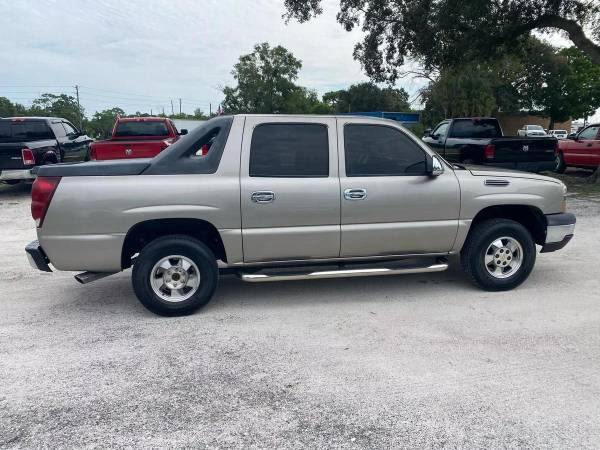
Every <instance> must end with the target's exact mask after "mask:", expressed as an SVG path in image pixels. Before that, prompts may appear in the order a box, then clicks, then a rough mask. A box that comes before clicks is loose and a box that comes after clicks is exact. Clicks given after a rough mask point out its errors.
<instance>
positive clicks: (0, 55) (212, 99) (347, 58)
mask: <svg viewBox="0 0 600 450" xmlns="http://www.w3.org/2000/svg"><path fill="white" fill-rule="evenodd" d="M282 5H283V0H252V1H247V0H152V1H150V0H143V1H141V0H139V1H138V0H129V1H125V0H21V1H14V0H0V30H2V43H3V50H4V51H2V52H0V96H6V97H8V98H10V99H11V100H13V101H18V102H20V103H23V104H26V105H28V104H29V103H30V101H31V100H32V99H33V98H35V97H37V96H39V94H40V93H43V92H55V93H60V92H65V93H69V94H73V93H74V88H73V86H74V85H75V84H78V85H80V86H81V90H80V98H81V102H82V105H83V106H84V108H85V110H86V113H87V114H88V115H91V114H93V113H94V112H95V111H97V110H102V109H107V108H110V107H113V106H121V107H122V108H123V109H125V111H126V112H130V113H131V112H135V111H137V110H139V111H145V112H150V109H152V111H153V112H154V113H157V112H161V111H162V108H163V107H164V108H165V111H166V112H169V110H170V108H171V103H170V101H171V99H172V100H173V102H174V105H175V110H176V111H177V110H178V99H179V98H182V107H183V111H185V112H192V111H193V110H194V109H195V108H197V107H199V108H202V110H204V111H206V112H208V109H209V104H210V103H212V107H213V110H214V109H216V107H217V105H218V103H219V102H220V101H221V100H222V95H221V92H220V89H219V88H220V87H221V86H223V85H227V84H231V83H232V82H233V80H232V77H231V74H230V72H231V69H232V67H233V65H234V64H235V63H236V62H237V60H238V58H239V56H240V55H242V54H246V53H249V52H251V51H252V47H253V46H254V44H256V43H260V42H265V41H266V42H269V43H270V44H271V45H278V44H280V45H283V46H284V47H286V48H287V49H288V50H290V51H291V52H292V53H293V54H294V55H295V56H296V57H297V58H299V59H301V60H302V63H303V67H302V70H301V72H300V79H299V84H301V85H303V86H306V87H308V88H311V89H316V90H317V91H318V92H319V94H322V93H324V92H326V91H329V90H334V89H340V88H345V87H347V86H348V85H350V84H352V83H355V82H359V81H363V80H366V77H365V76H364V74H363V73H362V71H361V68H360V65H359V64H358V63H357V62H356V61H354V59H353V58H352V50H353V46H354V43H355V42H356V41H358V40H359V39H360V32H358V31H356V32H353V33H348V32H346V31H344V30H343V29H342V27H341V26H340V25H339V24H338V23H337V22H336V20H335V14H336V12H337V9H338V6H339V0H324V6H325V14H323V15H322V16H320V17H319V18H317V19H314V20H312V21H310V22H308V23H306V24H298V23H295V22H291V23H290V24H288V25H286V24H285V23H284V20H283V19H282V17H281V16H282V14H283V12H284V10H283V6H282ZM422 85H423V82H422V81H421V80H402V81H401V82H400V83H399V86H402V87H404V88H405V89H406V90H407V91H408V92H409V93H410V94H411V99H412V98H413V97H414V95H415V94H416V92H417V90H418V88H419V87H421V86H422Z"/></svg>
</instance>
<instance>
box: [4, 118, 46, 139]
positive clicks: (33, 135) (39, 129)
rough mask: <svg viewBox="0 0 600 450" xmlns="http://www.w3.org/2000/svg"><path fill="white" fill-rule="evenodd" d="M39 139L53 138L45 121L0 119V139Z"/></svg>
mask: <svg viewBox="0 0 600 450" xmlns="http://www.w3.org/2000/svg"><path fill="white" fill-rule="evenodd" d="M40 139H54V136H53V135H52V132H51V131H50V128H48V126H47V125H46V122H44V121H41V120H37V121H32V120H28V121H23V122H12V121H11V122H9V121H0V140H3V141H5V142H6V141H27V140H29V141H33V140H40Z"/></svg>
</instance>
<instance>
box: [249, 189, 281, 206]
mask: <svg viewBox="0 0 600 450" xmlns="http://www.w3.org/2000/svg"><path fill="white" fill-rule="evenodd" d="M250 200H252V201H253V202H254V203H272V202H273V200H275V193H274V192H272V191H256V192H253V193H252V195H250Z"/></svg>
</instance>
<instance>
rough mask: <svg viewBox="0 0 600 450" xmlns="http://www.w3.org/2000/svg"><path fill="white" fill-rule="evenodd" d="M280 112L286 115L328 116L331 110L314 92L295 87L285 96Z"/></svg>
mask: <svg viewBox="0 0 600 450" xmlns="http://www.w3.org/2000/svg"><path fill="white" fill-rule="evenodd" d="M281 112H282V113H287V114H329V113H331V112H332V110H331V108H330V107H329V106H328V105H327V104H325V103H324V102H322V101H321V100H320V99H319V96H318V95H317V93H316V92H315V91H312V90H310V89H306V88H304V87H300V86H296V87H295V89H293V90H292V91H291V92H290V93H289V95H287V96H286V98H285V100H284V106H283V108H282V110H281Z"/></svg>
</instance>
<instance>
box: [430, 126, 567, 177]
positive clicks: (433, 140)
mask: <svg viewBox="0 0 600 450" xmlns="http://www.w3.org/2000/svg"><path fill="white" fill-rule="evenodd" d="M423 141H424V142H425V143H426V144H427V145H429V147H431V148H432V149H433V150H435V151H436V152H438V153H439V154H440V155H442V156H443V157H444V158H445V159H446V160H447V161H450V162H454V163H460V164H482V165H488V166H496V167H505V168H510V169H520V170H528V171H532V172H540V171H543V170H552V168H553V167H554V153H555V151H556V147H557V140H556V138H554V137H541V138H540V137H528V138H519V137H514V136H504V135H503V133H502V128H501V127H500V123H499V122H498V120H497V119H494V118H491V117H490V118H457V119H447V120H444V121H442V122H440V124H438V126H437V127H435V129H434V130H433V131H429V130H428V131H427V132H426V134H425V136H424V137H423Z"/></svg>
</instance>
